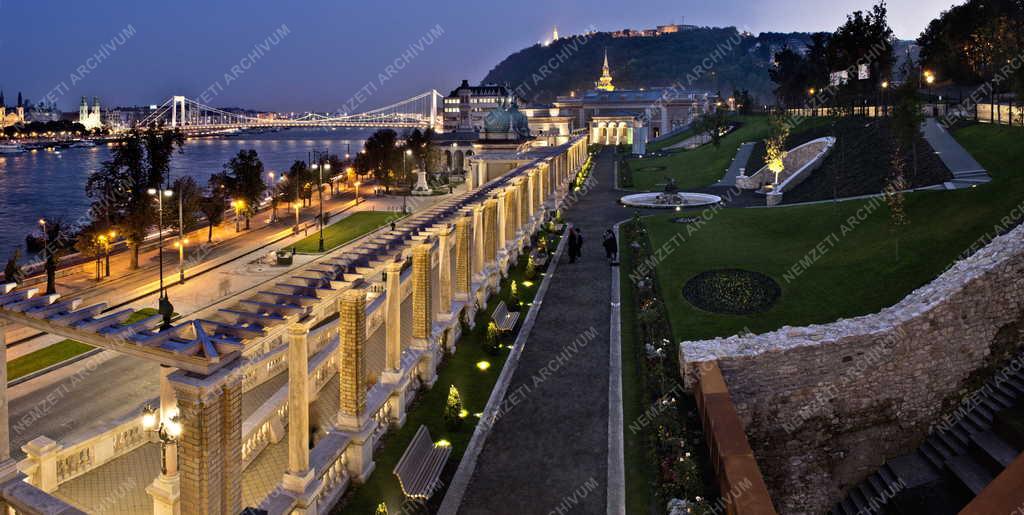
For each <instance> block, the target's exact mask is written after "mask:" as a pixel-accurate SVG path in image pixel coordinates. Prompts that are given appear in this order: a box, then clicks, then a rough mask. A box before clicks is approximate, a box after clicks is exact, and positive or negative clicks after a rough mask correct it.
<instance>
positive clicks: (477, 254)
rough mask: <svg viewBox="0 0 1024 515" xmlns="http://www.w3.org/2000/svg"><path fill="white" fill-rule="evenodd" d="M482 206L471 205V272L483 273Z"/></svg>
mask: <svg viewBox="0 0 1024 515" xmlns="http://www.w3.org/2000/svg"><path fill="white" fill-rule="evenodd" d="M484 229H485V227H484V206H483V205H482V204H477V205H475V206H473V273H475V274H483V273H484V263H485V261H484V254H485V252H484V239H485V238H484Z"/></svg>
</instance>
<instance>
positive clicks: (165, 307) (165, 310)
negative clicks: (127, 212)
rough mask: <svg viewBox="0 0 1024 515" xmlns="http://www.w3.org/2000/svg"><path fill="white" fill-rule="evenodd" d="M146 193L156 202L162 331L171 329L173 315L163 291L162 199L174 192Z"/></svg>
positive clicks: (172, 309)
mask: <svg viewBox="0 0 1024 515" xmlns="http://www.w3.org/2000/svg"><path fill="white" fill-rule="evenodd" d="M147 192H148V193H149V194H150V195H152V196H154V197H156V202H157V216H158V220H159V226H157V231H156V232H157V236H158V240H159V242H160V243H159V245H158V252H159V254H160V255H159V263H160V304H159V309H158V311H159V312H160V314H161V315H163V317H164V322H163V324H161V325H160V329H161V330H163V329H170V328H171V316H173V314H174V306H172V305H171V301H170V299H168V298H167V290H165V289H164V197H170V196H171V195H173V194H174V192H173V191H171V190H158V189H156V188H149V190H147Z"/></svg>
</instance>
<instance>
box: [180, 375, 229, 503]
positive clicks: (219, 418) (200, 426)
mask: <svg viewBox="0 0 1024 515" xmlns="http://www.w3.org/2000/svg"><path fill="white" fill-rule="evenodd" d="M170 381H171V384H172V385H173V387H174V392H175V395H176V396H177V399H178V410H179V412H180V415H179V416H180V421H181V425H182V433H181V436H180V437H179V439H178V444H177V446H178V449H179V455H178V466H179V471H178V473H179V475H180V485H181V512H182V513H220V514H234V513H238V512H239V511H241V509H242V374H241V370H240V369H239V368H238V367H237V366H234V367H231V368H230V369H221V370H218V371H217V372H214V373H213V374H211V375H209V376H206V377H195V376H193V375H190V374H186V373H184V372H181V371H179V372H175V373H174V374H171V376H170Z"/></svg>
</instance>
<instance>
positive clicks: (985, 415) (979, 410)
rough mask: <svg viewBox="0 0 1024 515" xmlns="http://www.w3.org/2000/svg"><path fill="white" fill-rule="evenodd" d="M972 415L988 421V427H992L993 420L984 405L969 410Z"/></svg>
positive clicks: (992, 416) (989, 410) (990, 412)
mask: <svg viewBox="0 0 1024 515" xmlns="http://www.w3.org/2000/svg"><path fill="white" fill-rule="evenodd" d="M971 412H972V413H977V414H978V415H979V416H980V417H981V418H983V419H985V420H987V421H988V425H989V427H992V420H993V419H994V418H995V417H994V415H993V413H992V410H991V409H989V408H988V406H985V404H984V403H980V404H978V405H977V406H975V407H974V409H973V410H971Z"/></svg>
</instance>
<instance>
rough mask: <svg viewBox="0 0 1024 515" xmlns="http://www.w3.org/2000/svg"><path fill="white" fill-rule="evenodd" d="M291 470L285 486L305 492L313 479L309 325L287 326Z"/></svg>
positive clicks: (286, 475)
mask: <svg viewBox="0 0 1024 515" xmlns="http://www.w3.org/2000/svg"><path fill="white" fill-rule="evenodd" d="M288 339H289V342H288V469H287V471H286V472H285V475H284V488H285V489H286V490H288V491H290V492H292V493H294V494H303V493H305V492H306V488H307V487H308V486H309V484H310V483H311V482H312V481H313V470H312V469H310V468H309V328H308V327H306V326H305V325H302V324H292V325H290V326H288Z"/></svg>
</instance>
